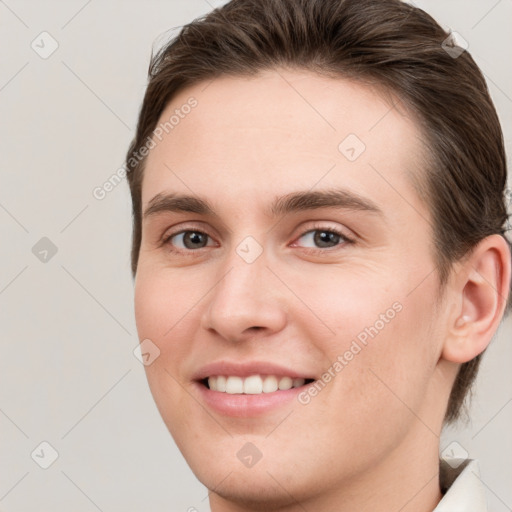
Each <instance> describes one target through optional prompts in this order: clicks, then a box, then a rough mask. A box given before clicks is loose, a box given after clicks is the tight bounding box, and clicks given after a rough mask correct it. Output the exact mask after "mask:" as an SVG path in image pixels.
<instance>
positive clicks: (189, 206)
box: [143, 189, 384, 219]
mask: <svg viewBox="0 0 512 512" xmlns="http://www.w3.org/2000/svg"><path fill="white" fill-rule="evenodd" d="M319 208H339V209H343V210H357V211H364V212H369V213H373V214H377V215H380V216H382V217H384V213H383V212H382V210H381V209H380V208H379V207H378V206H377V204H375V203H374V202H373V201H372V200H370V199H368V198H365V197H362V196H360V195H359V194H356V193H355V192H352V191H349V190H344V189H329V190H322V191H298V192H291V193H289V194H286V195H284V196H281V197H277V198H275V199H274V201H273V202H272V204H271V205H270V208H269V209H268V210H266V213H267V214H268V215H269V216H271V217H278V216H283V215H285V214H287V213H292V212H299V211H305V210H315V209H319ZM161 212H188V213H197V214H199V215H205V216H211V217H218V215H217V214H216V213H215V209H214V208H213V206H212V205H211V204H210V203H209V202H208V201H207V200H206V199H202V198H199V197H194V196H188V195H180V194H173V193H170V194H157V195H156V196H154V197H153V198H152V199H151V200H150V201H149V203H148V206H147V208H146V210H145V211H144V215H143V218H144V219H146V218H148V217H150V216H153V215H156V214H157V213H161Z"/></svg>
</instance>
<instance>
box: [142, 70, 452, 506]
mask: <svg viewBox="0 0 512 512" xmlns="http://www.w3.org/2000/svg"><path fill="white" fill-rule="evenodd" d="M191 98H194V100H191ZM191 101H194V102H197V104H196V105H195V107H194V108H183V105H186V104H187V102H188V103H189V104H190V103H191ZM176 109H178V110H179V111H180V112H181V113H182V115H181V116H178V117H180V119H179V122H177V123H176V124H175V125H173V128H172V130H170V129H168V133H167V134H165V133H164V135H163V136H160V138H161V140H159V139H158V138H155V139H154V142H155V145H154V147H153V148H152V149H151V151H150V154H149V156H148V158H147V163H146V169H145V176H144V180H143V187H142V204H143V210H144V211H146V210H147V214H146V215H145V216H144V219H143V229H142V244H141V250H140V257H139V263H138V271H137V275H136V282H135V313H136V322H137V329H138V333H139V338H140V339H141V340H145V339H149V340H151V341H150V343H152V344H154V345H156V347H157V348H158V350H159V355H158V357H156V358H155V359H154V360H153V361H152V362H151V364H148V365H147V366H146V373H147V378H148V382H149V385H150V388H151V392H152V394H153V396H154V399H155V401H156V404H157V406H158V409H159V411H160V413H161V415H162V418H163V420H164V421H165V423H166V425H167V427H168V429H169V431H170V432H171V434H172V436H173V437H174V439H175V441H176V443H177V445H178V447H179V449H180V450H181V452H182V453H183V455H184V457H185V458H186V460H187V462H188V463H189V465H190V466H191V468H192V470H193V471H194V473H195V474H196V475H197V477H198V478H199V480H201V481H202V482H203V483H204V484H205V485H206V486H207V487H208V488H210V489H214V490H215V493H214V494H213V495H212V496H213V497H212V503H215V502H216V501H217V502H218V503H220V502H221V501H223V500H224V499H228V500H232V501H239V502H240V503H242V502H243V503H257V502H258V501H261V500H267V502H271V501H275V502H276V503H282V504H284V503H287V502H293V501H295V500H299V501H300V500H308V499H310V498H312V497H314V496H315V495H318V494H320V493H323V494H324V495H325V496H327V495H329V493H335V492H337V491H336V490H339V489H340V486H341V487H342V486H343V485H347V486H348V485H357V484H358V483H360V484H361V485H362V484H363V482H364V479H365V478H367V477H368V475H370V474H372V475H373V476H372V478H373V482H374V484H375V482H376V481H378V478H379V477H377V471H378V468H385V467H386V464H387V463H388V462H389V461H391V460H394V461H395V462H396V461H397V460H400V458H402V459H403V460H405V459H406V458H407V457H410V456H411V450H416V452H417V453H423V451H425V453H430V451H433V452H435V456H436V457H437V451H436V449H434V448H433V447H434V446H435V443H436V442H437V439H436V437H435V435H433V433H432V432H431V430H435V429H437V427H438V424H439V423H440V420H441V418H442V413H443V412H444V411H442V410H441V409H443V407H444V405H445V404H443V403H441V402H442V400H439V396H441V397H442V396H443V393H444V391H442V392H441V391H440V386H439V378H438V373H439V368H438V366H439V364H438V361H439V357H440V353H441V345H442V322H443V318H442V316H440V315H439V312H438V311H437V309H436V301H435V298H436V297H437V293H438V281H437V277H436V272H435V271H434V268H435V267H434V262H433V257H432V254H433V251H432V232H431V225H430V215H429V212H428V208H427V206H426V205H425V204H423V202H422V201H421V200H420V198H418V197H417V195H416V193H415V191H414V189H413V187H412V184H411V183H412V182H411V179H410V176H411V174H412V173H418V172H420V171H421V169H422V166H424V160H423V158H422V155H423V154H424V152H423V148H422V146H421V143H420V140H421V134H420V133H419V129H418V128H417V126H416V124H415V122H414V121H413V120H412V119H411V118H410V117H409V116H407V115H406V112H405V110H404V109H403V107H401V108H400V109H397V108H392V106H391V105H390V103H389V101H388V100H386V99H385V98H384V96H383V95H380V94H379V93H378V92H376V91H373V90H371V89H369V88H368V87H366V86H363V85H361V84H357V83H353V82H349V81H346V80H342V79H336V80H335V79H330V78H325V77H319V76H316V75H314V74H311V73H308V72H305V71H290V70H288V71H284V70H280V71H276V70H274V71H267V72H264V73H260V74H259V75H258V76H256V77H252V78H236V77H223V78H219V79H216V80H214V81H213V82H211V83H209V84H207V83H202V84H198V85H195V86H193V87H190V88H188V89H186V90H183V91H182V92H181V93H180V94H179V95H178V96H176V97H175V98H174V99H173V101H172V103H171V104H170V105H169V106H168V107H167V109H166V110H165V111H164V113H163V114H162V116H161V119H160V121H161V123H164V122H166V121H168V120H169V119H170V118H171V116H172V115H173V114H175V112H176ZM185 112H187V114H186V115H185ZM187 198H188V199H187ZM146 343H148V342H146ZM151 346H152V347H153V345H151ZM208 377H211V378H210V379H208ZM208 380H209V386H210V387H211V389H209V387H208ZM290 386H292V387H291V388H290ZM276 387H277V390H276ZM280 388H282V389H280ZM429 450H430V451H429ZM401 477H402V476H401ZM406 478H407V477H404V479H406ZM292 497H293V498H292Z"/></svg>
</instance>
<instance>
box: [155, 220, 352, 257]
mask: <svg viewBox="0 0 512 512" xmlns="http://www.w3.org/2000/svg"><path fill="white" fill-rule="evenodd" d="M315 231H324V232H327V233H333V234H335V235H337V236H339V237H340V238H341V240H340V243H339V244H337V245H335V246H333V247H324V248H321V247H317V248H312V247H302V249H303V250H305V251H306V252H307V253H309V254H315V255H317V254H319V255H325V254H326V253H330V252H332V251H336V250H337V249H340V248H342V247H343V246H345V245H350V244H355V243H356V242H355V240H354V239H352V238H350V237H348V236H347V235H345V234H344V233H342V232H341V231H340V230H338V229H336V228H331V227H327V226H322V225H314V226H312V227H311V228H309V229H307V230H306V231H304V232H303V233H302V234H301V235H300V236H299V237H297V239H296V240H299V239H301V238H302V237H304V236H305V235H307V234H309V233H312V232H313V233H314V232H315ZM183 233H200V234H202V235H205V236H207V237H208V238H210V239H211V238H212V237H210V235H208V233H205V232H204V231H202V230H200V229H194V228H193V227H190V228H188V229H181V230H180V231H176V232H175V233H171V234H170V235H168V236H166V237H165V238H164V240H163V241H162V246H164V245H166V246H168V250H169V252H171V253H173V254H186V253H188V255H191V256H200V255H201V253H202V250H201V249H206V248H207V247H200V248H199V249H176V248H174V247H173V245H172V244H171V243H170V241H171V239H172V238H174V237H175V236H176V235H181V234H183ZM194 253H195V254H194Z"/></svg>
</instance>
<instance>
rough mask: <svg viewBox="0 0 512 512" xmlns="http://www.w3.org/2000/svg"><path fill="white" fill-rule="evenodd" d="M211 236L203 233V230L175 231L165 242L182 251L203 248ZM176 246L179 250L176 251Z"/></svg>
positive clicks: (173, 249)
mask: <svg viewBox="0 0 512 512" xmlns="http://www.w3.org/2000/svg"><path fill="white" fill-rule="evenodd" d="M209 238H210V237H209V236H208V235H207V234H206V233H203V232H202V231H197V230H188V231H187V230H184V231H180V232H179V233H174V234H172V235H170V236H168V237H167V238H166V239H165V240H164V244H168V245H170V246H171V250H172V251H175V252H180V251H187V250H194V249H202V248H203V247H206V246H207V244H208V239H209ZM210 245H211V244H210ZM175 248H177V249H179V250H177V251H176V250H175Z"/></svg>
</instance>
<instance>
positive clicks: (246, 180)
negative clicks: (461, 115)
mask: <svg viewBox="0 0 512 512" xmlns="http://www.w3.org/2000/svg"><path fill="white" fill-rule="evenodd" d="M393 101H395V105H393ZM191 104H192V105H195V106H194V107H193V108H189V107H186V105H191ZM159 126H160V128H161V130H160V135H159V137H153V140H154V142H155V143H156V145H155V146H154V147H153V149H151V151H150V154H149V156H148V158H147V161H146V168H145V176H144V180H143V188H142V202H143V207H144V205H147V204H148V202H149V201H150V200H151V199H152V198H153V197H154V196H155V195H156V194H159V193H162V192H178V193H187V194H192V195H198V196H201V197H208V198H210V199H211V202H213V203H214V204H215V203H218V204H229V203H231V202H232V203H233V204H234V203H235V202H236V201H238V202H239V203H240V204H239V206H241V204H242V203H243V205H244V207H247V205H248V204H249V203H247V202H246V201H250V204H251V205H255V206H256V205H257V204H258V203H261V206H262V208H264V205H265V202H264V199H265V198H269V197H270V196H278V195H284V194H287V193H289V192H291V191H293V190H296V189H301V190H303V189H311V188H312V187H317V188H323V187H339V186H343V187H344V188H346V189H348V190H352V191H354V192H356V193H358V194H362V195H367V196H369V197H372V199H373V200H374V202H376V203H378V204H382V205H386V204H387V205H388V207H389V208H395V209H396V208H397V207H400V208H402V209H407V208H409V209H410V208H411V204H410V202H411V201H412V202H414V203H416V207H418V208H420V209H424V205H421V204H420V202H419V201H418V198H417V197H415V194H414V190H413V188H412V186H411V181H410V180H409V179H408V178H407V177H408V175H409V174H411V173H418V172H420V171H421V169H422V166H423V165H424V163H423V162H424V159H423V155H424V149H423V145H422V143H421V139H422V136H421V133H420V130H419V127H418V125H417V123H415V122H414V120H413V119H412V117H411V116H410V115H409V113H408V111H407V110H406V109H405V107H404V106H403V104H401V103H400V102H399V101H398V100H397V99H396V98H394V99H393V97H392V96H391V95H388V96H385V95H384V94H381V93H379V92H378V91H377V90H376V89H372V88H370V87H369V86H366V85H363V84H361V83H358V82H354V81H348V80H346V79H338V78H336V79H334V78H326V77H322V76H319V75H316V74H313V73H310V72H307V71H291V70H271V71H266V72H262V73H259V74H258V75H255V76H253V77H230V76H223V77H220V78H217V79H214V80H212V81H210V82H202V83H199V84H196V85H194V86H191V87H189V88H187V89H184V90H182V91H181V92H180V93H179V94H178V95H177V96H175V97H174V99H173V100H172V101H171V103H170V104H169V105H168V106H167V107H166V109H165V110H164V112H163V113H162V115H161V117H160V120H159ZM403 203H405V204H403ZM407 203H409V205H408V206H407Z"/></svg>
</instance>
